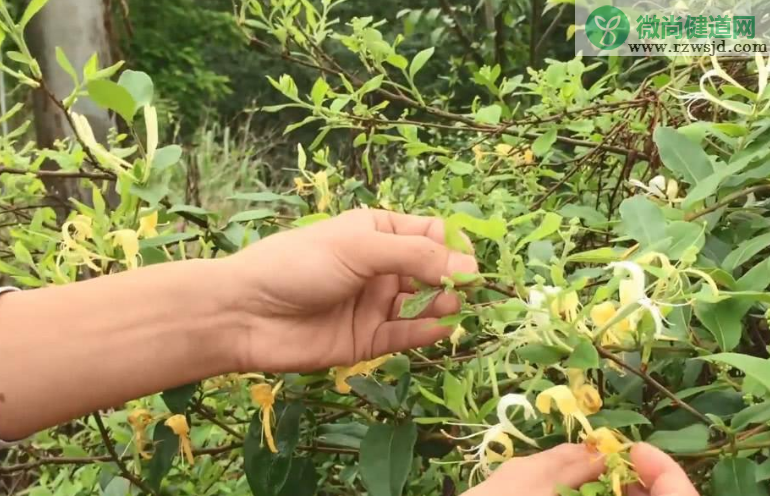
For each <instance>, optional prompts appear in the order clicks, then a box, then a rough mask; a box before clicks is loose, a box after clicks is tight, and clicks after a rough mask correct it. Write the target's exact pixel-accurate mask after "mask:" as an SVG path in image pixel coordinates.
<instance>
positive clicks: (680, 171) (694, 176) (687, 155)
mask: <svg viewBox="0 0 770 496" xmlns="http://www.w3.org/2000/svg"><path fill="white" fill-rule="evenodd" d="M653 139H654V140H655V144H657V145H658V150H659V151H660V159H661V160H662V161H663V165H665V166H666V168H667V169H668V170H670V171H671V172H673V173H675V174H676V175H678V176H679V177H681V178H683V179H684V180H685V181H687V182H688V183H690V184H698V183H699V182H701V181H703V180H704V179H706V178H707V177H709V176H710V175H711V174H713V173H714V165H713V164H712V163H711V159H710V158H709V156H708V155H706V152H704V151H703V149H702V148H701V147H700V146H698V145H697V144H695V143H693V142H692V141H691V140H690V139H688V138H687V137H686V136H685V135H684V134H681V133H679V132H678V131H676V130H675V129H672V128H669V127H659V128H657V129H656V130H655V134H654V135H653Z"/></svg>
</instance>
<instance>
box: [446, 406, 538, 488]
mask: <svg viewBox="0 0 770 496" xmlns="http://www.w3.org/2000/svg"><path fill="white" fill-rule="evenodd" d="M513 406H517V407H521V408H523V410H524V418H525V419H526V420H529V419H533V418H535V416H536V413H535V408H534V407H533V406H532V403H530V402H529V400H528V399H527V397H526V396H524V395H523V394H506V395H505V396H503V397H501V398H500V401H499V402H498V404H497V420H498V423H497V424H495V425H492V426H487V425H478V424H464V423H459V422H458V423H454V422H451V423H450V425H457V426H462V427H482V428H483V429H482V430H481V431H479V432H475V433H473V434H469V435H467V436H461V437H456V436H452V435H450V434H447V433H446V432H444V435H445V436H447V437H449V438H450V439H454V440H458V441H461V440H467V439H473V438H475V437H478V436H482V438H481V442H480V443H479V444H478V445H476V446H474V447H473V448H469V449H461V451H463V452H465V453H468V455H467V456H466V459H467V461H469V462H475V465H474V467H473V469H472V470H471V475H470V479H471V482H472V481H473V479H474V477H475V476H476V474H477V472H481V473H482V474H483V476H484V477H488V476H489V475H490V473H491V472H492V469H491V465H492V464H493V463H500V462H504V461H506V460H509V459H511V458H513V455H514V447H513V442H512V441H511V437H513V438H515V439H518V440H520V441H523V442H525V443H527V444H529V445H530V446H533V447H535V448H537V447H538V444H537V442H536V441H534V440H533V439H531V438H529V437H528V436H526V435H525V434H524V433H522V432H521V431H520V430H519V429H517V428H516V426H514V425H513V422H511V421H510V419H509V418H508V415H507V412H508V409H509V408H511V407H513ZM492 443H497V444H500V445H501V446H503V448H504V451H503V453H497V452H495V451H493V450H491V449H490V445H491V444H492Z"/></svg>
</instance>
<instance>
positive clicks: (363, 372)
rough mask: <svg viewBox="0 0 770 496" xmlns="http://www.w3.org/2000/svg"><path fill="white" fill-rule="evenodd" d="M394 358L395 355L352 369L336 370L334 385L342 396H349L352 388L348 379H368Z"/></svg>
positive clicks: (358, 365) (365, 362) (369, 361)
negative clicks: (356, 377)
mask: <svg viewBox="0 0 770 496" xmlns="http://www.w3.org/2000/svg"><path fill="white" fill-rule="evenodd" d="M391 358H393V355H392V354H390V355H384V356H381V357H379V358H375V359H373V360H367V361H363V362H358V363H357V364H355V365H352V366H350V367H335V368H334V384H335V387H336V389H337V392H338V393H340V394H349V393H350V391H351V390H352V388H351V387H350V384H348V382H347V381H348V379H349V378H351V377H355V376H363V377H368V376H369V375H371V373H372V372H374V371H375V370H377V369H378V368H379V367H381V366H382V365H383V364H384V363H385V362H387V361H388V360H390V359H391Z"/></svg>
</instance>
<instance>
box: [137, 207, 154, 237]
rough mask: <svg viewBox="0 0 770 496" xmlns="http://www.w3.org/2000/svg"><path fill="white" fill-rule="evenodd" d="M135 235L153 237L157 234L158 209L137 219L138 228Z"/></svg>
mask: <svg viewBox="0 0 770 496" xmlns="http://www.w3.org/2000/svg"><path fill="white" fill-rule="evenodd" d="M136 235H137V236H139V237H140V238H154V237H156V236H157V235H158V211H157V210H156V211H154V212H153V213H151V214H148V215H145V216H144V217H142V218H140V219H139V229H137V231H136Z"/></svg>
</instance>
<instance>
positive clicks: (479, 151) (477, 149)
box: [473, 145, 484, 167]
mask: <svg viewBox="0 0 770 496" xmlns="http://www.w3.org/2000/svg"><path fill="white" fill-rule="evenodd" d="M473 157H474V159H475V160H476V166H477V167H478V165H479V164H480V163H481V161H482V160H484V149H483V148H481V145H476V146H474V147H473Z"/></svg>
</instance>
